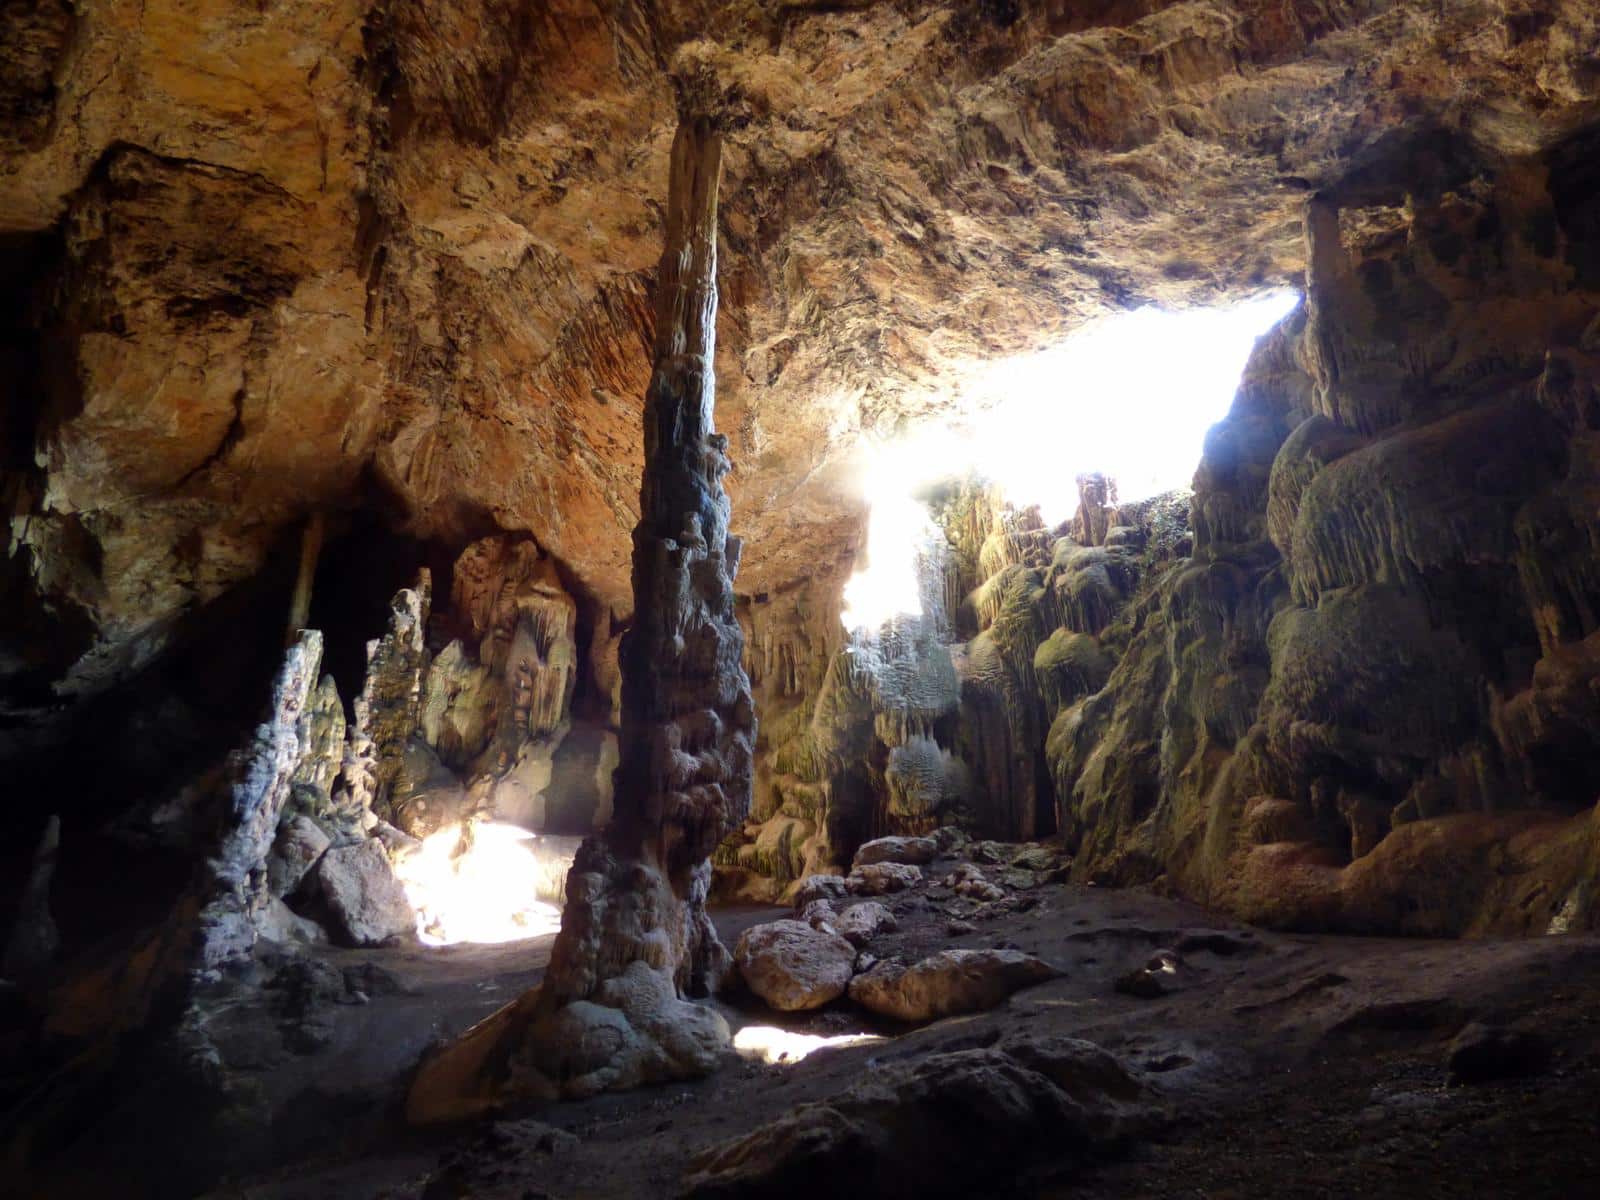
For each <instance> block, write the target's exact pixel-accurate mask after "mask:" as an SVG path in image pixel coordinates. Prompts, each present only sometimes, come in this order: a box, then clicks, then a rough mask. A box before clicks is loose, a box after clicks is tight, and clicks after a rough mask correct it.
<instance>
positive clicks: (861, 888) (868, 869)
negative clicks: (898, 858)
mask: <svg viewBox="0 0 1600 1200" xmlns="http://www.w3.org/2000/svg"><path fill="white" fill-rule="evenodd" d="M921 882H922V868H921V867H916V866H912V865H911V864H910V863H887V862H886V863H870V864H868V865H867V866H864V867H857V868H856V869H855V870H853V871H851V872H850V874H849V875H848V876H846V878H845V885H846V887H848V888H849V890H850V892H851V894H852V895H856V896H882V895H886V894H887V893H889V892H903V891H905V890H906V889H907V888H914V887H916V886H917V884H919V883H921Z"/></svg>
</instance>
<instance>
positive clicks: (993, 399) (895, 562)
mask: <svg viewBox="0 0 1600 1200" xmlns="http://www.w3.org/2000/svg"><path fill="white" fill-rule="evenodd" d="M1299 299H1300V298H1299V296H1298V295H1297V294H1296V293H1295V292H1292V291H1281V292H1273V293H1271V294H1269V295H1266V296H1263V297H1260V298H1258V299H1255V300H1251V301H1247V302H1246V303H1243V304H1237V305H1233V306H1230V307H1227V308H1211V309H1192V310H1188V311H1185V312H1166V311H1163V310H1162V309H1159V308H1155V307H1150V308H1142V309H1138V310H1136V311H1134V312H1129V313H1124V314H1120V315H1118V316H1115V317H1107V318H1106V319H1104V320H1102V321H1100V322H1097V323H1096V324H1094V325H1093V326H1091V327H1089V328H1088V329H1085V330H1083V331H1082V332H1080V333H1078V334H1076V335H1075V336H1073V337H1071V338H1069V339H1067V340H1066V341H1065V342H1063V343H1062V344H1061V345H1059V346H1055V347H1052V348H1051V349H1049V350H1045V351H1041V352H1040V353H1038V354H1032V355H1027V356H1023V357H1017V358H1011V359H1004V360H1001V361H998V362H994V363H990V364H987V365H985V366H983V367H981V368H979V369H978V370H977V371H975V372H974V373H973V375H972V377H971V378H970V379H969V380H968V382H967V383H966V385H965V386H964V387H963V388H962V389H961V392H960V396H959V398H958V399H959V403H958V407H959V408H960V410H961V411H962V412H965V413H969V414H972V415H971V416H970V417H969V418H968V419H967V420H966V422H964V423H963V424H961V425H959V426H948V427H944V428H939V429H927V430H922V431H919V432H918V433H917V434H915V435H913V436H912V437H910V438H906V439H903V440H901V441H898V442H895V443H892V444H880V445H878V446H875V447H874V448H873V449H872V450H871V451H870V452H869V453H868V455H867V457H866V462H865V466H864V470H863V491H864V493H865V495H866V499H867V503H868V504H869V505H870V508H871V514H870V517H869V519H868V526H867V544H866V554H865V558H864V561H863V562H862V563H861V564H860V566H859V568H858V570H857V571H856V573H855V574H854V575H853V576H852V577H851V578H850V580H849V581H848V582H847V583H846V585H845V593H844V599H845V604H844V610H843V612H842V614H841V616H842V619H843V621H844V625H845V628H847V629H850V630H860V629H876V628H879V627H880V626H882V625H883V624H884V623H885V622H887V621H889V620H891V619H893V618H894V617H896V616H900V615H912V616H915V615H917V614H918V613H919V612H920V603H919V601H918V587H917V581H916V568H915V563H916V558H917V554H918V551H919V548H920V547H921V546H923V545H925V544H926V540H927V538H928V537H930V536H932V534H933V533H934V530H933V527H932V523H931V521H930V520H929V516H928V511H927V506H926V505H925V504H923V503H922V502H921V501H919V500H917V499H916V496H917V495H918V493H919V492H921V491H923V490H924V489H926V488H927V487H929V486H930V485H932V484H934V483H937V482H938V481H939V480H941V479H950V478H954V477H957V476H960V475H963V474H966V473H968V472H971V473H974V474H976V475H979V476H981V477H983V478H985V479H988V480H991V481H993V482H994V483H996V484H998V485H999V486H1000V487H1001V488H1002V489H1003V490H1004V493H1005V496H1006V499H1007V501H1008V502H1009V503H1011V504H1013V505H1015V506H1017V507H1019V508H1022V507H1026V506H1028V505H1034V504H1036V505H1038V506H1039V509H1040V512H1041V515H1042V516H1043V517H1044V519H1045V521H1046V522H1047V523H1049V524H1056V523H1058V522H1061V521H1064V520H1067V519H1068V518H1070V517H1072V516H1073V515H1074V514H1075V512H1076V511H1077V506H1078V492H1077V477H1078V476H1079V475H1083V474H1088V473H1090V472H1100V473H1102V474H1105V475H1109V476H1111V477H1112V478H1114V479H1115V480H1116V481H1117V491H1118V495H1119V497H1120V499H1122V500H1123V501H1136V500H1143V499H1146V498H1148V497H1150V496H1156V495H1160V494H1161V493H1163V492H1168V491H1172V490H1174V489H1176V488H1186V487H1188V486H1189V484H1190V481H1191V480H1192V479H1193V478H1194V472H1195V467H1196V466H1197V465H1198V464H1199V462H1200V451H1201V448H1202V446H1203V445H1204V442H1205V435H1206V431H1207V430H1208V429H1210V428H1211V426H1212V425H1214V424H1216V423H1217V422H1218V421H1220V420H1221V419H1222V418H1223V417H1224V416H1226V415H1227V412H1228V407H1229V405H1230V404H1231V403H1232V402H1233V395H1234V393H1235V392H1236V391H1237V390H1238V387H1239V378H1240V376H1241V375H1242V374H1243V373H1244V367H1245V363H1246V362H1247V360H1248V359H1249V357H1250V352H1251V350H1252V349H1253V347H1254V346H1255V343H1256V340H1257V339H1258V338H1259V337H1261V335H1262V334H1264V333H1266V332H1267V331H1268V330H1269V329H1271V328H1272V326H1273V325H1275V324H1277V322H1278V321H1280V320H1281V319H1282V318H1283V317H1284V316H1286V315H1287V314H1288V313H1289V312H1290V311H1291V310H1292V309H1293V308H1294V306H1295V305H1296V304H1297V303H1299Z"/></svg>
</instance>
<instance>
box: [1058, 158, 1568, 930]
mask: <svg viewBox="0 0 1600 1200" xmlns="http://www.w3.org/2000/svg"><path fill="white" fill-rule="evenodd" d="M1428 145H1429V149H1428V150H1427V152H1426V153H1422V152H1421V151H1420V150H1419V151H1417V153H1416V154H1415V155H1413V156H1412V157H1410V158H1407V159H1405V160H1404V161H1396V160H1381V161H1380V162H1376V163H1374V165H1373V167H1372V168H1371V169H1370V170H1369V171H1367V172H1365V173H1357V174H1355V175H1353V176H1351V177H1350V178H1349V179H1348V180H1346V181H1345V182H1344V183H1343V184H1342V185H1340V186H1337V187H1330V188H1327V189H1324V190H1323V191H1321V192H1319V193H1318V194H1317V196H1316V197H1315V198H1314V199H1313V200H1312V202H1311V203H1310V205H1309V207H1308V209H1307V217H1306V239H1307V256H1308V260H1309V263H1310V267H1309V271H1308V277H1307V299H1306V303H1305V305H1304V307H1303V309H1302V310H1300V311H1299V312H1297V313H1296V314H1294V315H1293V316H1292V317H1290V318H1288V319H1287V320H1286V321H1285V322H1284V323H1283V324H1282V325H1281V326H1280V327H1279V328H1278V330H1276V331H1275V332H1274V333H1273V334H1272V335H1271V336H1270V337H1269V338H1267V339H1265V340H1264V341H1263V342H1262V343H1261V345H1260V346H1259V347H1258V349H1257V351H1256V354H1255V356H1254V358H1253V359H1252V361H1251V365H1250V367H1249V369H1248V370H1247V372H1246V377H1245V380H1244V383H1243V385H1242V386H1241V388H1240V390H1239V393H1238V396H1237V398H1236V399H1235V402H1234V405H1233V409H1232V411H1231V413H1230V414H1229V416H1228V418H1227V419H1226V420H1225V421H1223V422H1222V423H1221V424H1219V425H1218V426H1216V427H1215V428H1214V429H1213V430H1212V431H1211V434H1210V437H1209V439H1208V442H1207V448H1206V453H1205V458H1204V460H1203V461H1202V463H1201V466H1200V470H1199V472H1198V474H1197V475H1196V480H1195V488H1196V491H1195V497H1194V506H1193V514H1194V516H1193V524H1194V531H1195V537H1194V553H1193V556H1192V557H1191V558H1188V559H1185V560H1181V561H1179V562H1177V563H1175V564H1174V565H1173V566H1172V567H1171V568H1170V569H1168V570H1166V571H1165V572H1164V573H1163V574H1162V575H1161V576H1160V577H1159V579H1158V580H1156V581H1155V582H1154V584H1153V586H1152V587H1151V588H1150V589H1149V590H1148V591H1147V592H1146V593H1145V594H1144V596H1143V597H1142V598H1141V599H1140V600H1139V602H1138V603H1137V604H1136V605H1135V606H1132V607H1130V608H1129V609H1128V610H1127V611H1126V613H1125V614H1124V615H1123V616H1121V617H1119V621H1121V622H1122V623H1123V625H1122V630H1123V631H1122V632H1121V633H1119V634H1118V635H1117V637H1116V638H1115V639H1113V641H1114V642H1120V644H1121V645H1122V646H1123V647H1124V649H1122V651H1121V654H1120V658H1119V660H1118V662H1117V665H1116V666H1115V668H1114V669H1113V671H1112V672H1111V674H1110V676H1109V678H1108V679H1107V681H1106V683H1105V686H1104V687H1103V689H1102V690H1100V691H1099V692H1098V693H1097V694H1095V695H1092V696H1090V697H1088V698H1086V699H1084V700H1082V701H1079V702H1077V703H1075V704H1073V705H1071V706H1069V707H1065V708H1063V709H1062V710H1061V711H1060V712H1059V714H1058V715H1057V717H1056V719H1055V724H1054V726H1053V728H1052V730H1051V734H1050V742H1049V753H1050V758H1051V763H1052V769H1053V772H1054V775H1055V779H1056V793H1057V797H1058V803H1059V805H1060V810H1061V826H1062V829H1063V831H1064V832H1065V834H1066V836H1067V841H1068V845H1069V846H1070V847H1071V848H1072V849H1074V850H1075V851H1076V857H1075V860H1074V871H1075V872H1076V873H1077V874H1078V875H1079V876H1080V877H1084V878H1096V879H1100V880H1103V881H1118V882H1132V881H1135V880H1144V879H1154V878H1156V877H1158V876H1161V875H1166V876H1167V878H1168V879H1169V880H1170V881H1171V882H1172V883H1174V884H1175V885H1176V886H1178V887H1179V888H1181V889H1183V890H1184V891H1186V892H1188V893H1189V894H1191V895H1193V896H1195V897H1197V898H1202V899H1205V900H1208V901H1210V902H1212V903H1215V904H1220V905H1224V906H1227V907H1230V908H1232V909H1233V910H1234V911H1236V912H1238V913H1240V914H1242V915H1246V916H1248V917H1251V918H1254V919H1257V920H1261V921H1266V922H1270V923H1274V924H1282V925H1291V926H1304V927H1319V928H1330V927H1331V928H1338V929H1345V930H1350V931H1360V932H1379V931H1386V932H1393V931H1404V932H1409V933H1418V934H1432V935H1443V934H1461V933H1469V932H1487V931H1502V932H1526V933H1543V932H1546V931H1556V930H1567V929H1578V928H1589V927H1593V926H1594V924H1595V923H1596V922H1597V921H1600V909H1597V907H1596V902H1597V897H1596V894H1595V888H1594V885H1593V882H1592V881H1593V877H1594V876H1593V872H1594V870H1595V866H1596V864H1597V862H1600V840H1597V834H1600V826H1597V825H1596V813H1595V808H1594V804H1595V799H1596V796H1597V794H1600V719H1597V718H1600V712H1597V711H1596V710H1595V708H1594V705H1593V696H1594V687H1595V683H1594V681H1595V679H1596V678H1597V668H1600V659H1597V657H1596V654H1595V650H1594V646H1595V643H1596V635H1597V629H1600V627H1597V625H1596V613H1597V612H1600V607H1597V600H1600V580H1597V579H1596V576H1595V573H1594V569H1593V564H1594V562H1595V557H1594V548H1595V547H1596V546H1600V523H1597V515H1596V514H1597V513H1600V505H1597V501H1600V492H1597V490H1596V478H1597V471H1600V440H1597V430H1600V413H1597V411H1596V409H1595V405H1594V400H1593V398H1594V397H1595V396H1596V395H1597V394H1600V359H1597V358H1595V357H1594V354H1593V348H1592V346H1590V344H1589V343H1590V342H1591V341H1592V334H1591V333H1590V332H1589V331H1590V330H1591V329H1592V328H1593V323H1594V321H1595V319H1596V313H1597V312H1600V274H1597V273H1596V271H1595V266H1594V255H1595V253H1596V249H1597V248H1600V227H1597V226H1596V225H1595V221H1594V215H1593V205H1592V203H1591V202H1590V201H1589V200H1583V201H1579V200H1578V199H1577V197H1578V196H1579V195H1583V196H1586V197H1592V195H1593V191H1594V187H1595V186H1596V183H1597V182H1600V177H1597V176H1596V174H1595V171H1594V168H1593V165H1592V163H1593V154H1594V150H1595V143H1594V137H1593V135H1592V134H1586V135H1580V136H1578V137H1575V138H1572V139H1568V140H1565V141H1556V142H1555V143H1554V144H1552V145H1548V146H1546V145H1543V144H1539V145H1531V146H1529V147H1526V148H1525V152H1524V153H1522V154H1520V155H1518V156H1515V157H1513V158H1511V159H1510V160H1505V159H1501V158H1498V157H1495V156H1492V155H1488V154H1486V152H1485V150H1484V147H1483V146H1482V145H1481V144H1480V143H1479V142H1477V141H1475V140H1474V139H1473V138H1471V137H1467V136H1464V135H1462V134H1460V133H1457V132H1449V131H1441V132H1439V133H1438V134H1436V135H1435V136H1434V139H1433V140H1432V141H1431V142H1430V143H1429V144H1428Z"/></svg>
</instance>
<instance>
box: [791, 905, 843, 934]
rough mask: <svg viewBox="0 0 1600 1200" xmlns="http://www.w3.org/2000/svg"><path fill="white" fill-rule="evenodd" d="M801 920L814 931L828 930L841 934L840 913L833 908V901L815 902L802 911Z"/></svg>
mask: <svg viewBox="0 0 1600 1200" xmlns="http://www.w3.org/2000/svg"><path fill="white" fill-rule="evenodd" d="M799 919H800V920H802V921H804V922H805V923H806V924H807V925H809V926H811V928H813V929H826V930H827V931H828V932H830V933H837V932H839V930H838V921H839V913H838V910H836V909H835V908H834V907H833V901H831V900H813V901H812V902H811V903H810V904H808V905H806V906H805V907H804V908H802V909H801V910H800V918H799Z"/></svg>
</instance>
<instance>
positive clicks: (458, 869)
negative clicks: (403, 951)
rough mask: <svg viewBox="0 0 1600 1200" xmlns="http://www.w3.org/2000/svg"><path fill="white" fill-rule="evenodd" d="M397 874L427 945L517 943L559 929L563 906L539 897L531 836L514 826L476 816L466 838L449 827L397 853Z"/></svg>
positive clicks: (536, 860) (535, 851) (458, 829)
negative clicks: (469, 835)
mask: <svg viewBox="0 0 1600 1200" xmlns="http://www.w3.org/2000/svg"><path fill="white" fill-rule="evenodd" d="M395 874H396V875H397V876H399V879H400V883H401V885H402V886H403V887H404V888H405V891H406V898H407V899H408V900H410V901H411V906H412V907H413V908H414V909H416V910H417V936H418V937H419V938H420V939H421V940H422V942H423V943H425V944H426V945H429V946H448V945H453V944H455V943H457V942H477V943H495V942H516V941H521V940H522V939H523V938H530V937H538V936H540V935H541V934H548V933H555V932H556V931H557V930H559V929H560V928H561V910H560V909H559V908H557V907H556V906H555V905H554V904H550V903H548V902H546V901H544V900H542V899H540V898H539V894H538V879H539V874H540V858H539V850H538V845H537V841H536V839H535V836H534V835H533V834H531V833H529V832H528V831H527V830H525V829H519V828H517V827H516V826H515V825H501V824H497V823H495V822H490V821H483V822H479V823H476V824H475V825H474V827H473V831H472V836H471V837H470V838H469V839H467V840H466V841H463V839H462V828H461V826H460V825H451V826H448V827H447V828H445V829H441V830H439V832H437V833H434V834H430V835H429V836H428V837H427V838H425V839H423V842H422V844H421V845H420V846H418V847H417V848H416V849H414V850H412V851H411V852H410V853H408V854H404V855H401V856H400V857H399V858H398V859H397V860H396V862H395Z"/></svg>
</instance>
